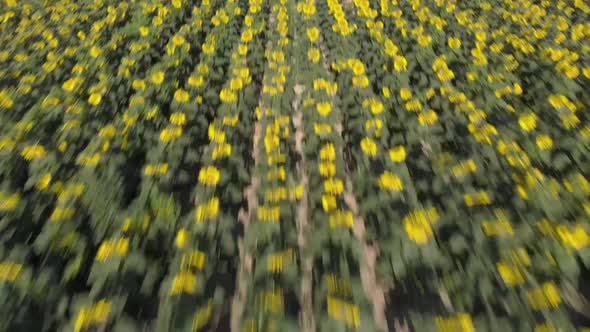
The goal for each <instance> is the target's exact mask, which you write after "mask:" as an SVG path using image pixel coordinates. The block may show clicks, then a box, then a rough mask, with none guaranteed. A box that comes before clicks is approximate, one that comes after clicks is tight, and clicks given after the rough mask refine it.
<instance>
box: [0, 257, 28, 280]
mask: <svg viewBox="0 0 590 332" xmlns="http://www.w3.org/2000/svg"><path fill="white" fill-rule="evenodd" d="M22 269H23V265H22V264H18V263H14V262H9V261H3V262H1V263H0V280H2V281H4V282H6V281H10V282H13V281H15V280H16V278H17V277H18V275H19V274H20V272H21V270H22Z"/></svg>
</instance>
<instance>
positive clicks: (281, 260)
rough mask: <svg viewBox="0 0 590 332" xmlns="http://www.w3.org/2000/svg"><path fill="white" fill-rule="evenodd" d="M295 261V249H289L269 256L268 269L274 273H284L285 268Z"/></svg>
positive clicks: (267, 260)
mask: <svg viewBox="0 0 590 332" xmlns="http://www.w3.org/2000/svg"><path fill="white" fill-rule="evenodd" d="M294 260H295V253H294V252H293V249H287V250H284V251H281V252H278V253H276V254H271V255H268V257H267V258H266V269H267V271H269V272H272V273H279V272H282V271H283V268H284V267H285V266H289V265H291V264H293V262H294Z"/></svg>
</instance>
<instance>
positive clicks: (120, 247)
mask: <svg viewBox="0 0 590 332" xmlns="http://www.w3.org/2000/svg"><path fill="white" fill-rule="evenodd" d="M128 251H129V238H126V237H123V238H120V239H113V240H106V241H103V242H102V243H101V244H100V247H99V248H98V251H97V253H96V260H98V261H105V260H107V259H108V258H109V257H124V256H126V255H127V252H128Z"/></svg>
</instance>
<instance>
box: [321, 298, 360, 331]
mask: <svg viewBox="0 0 590 332" xmlns="http://www.w3.org/2000/svg"><path fill="white" fill-rule="evenodd" d="M327 306H328V316H330V318H332V319H334V320H339V321H344V322H345V323H346V325H348V326H350V327H353V328H358V327H359V326H360V325H361V315H360V311H359V308H358V306H357V305H356V304H352V303H349V302H346V301H343V300H340V299H338V298H335V297H332V296H328V298H327Z"/></svg>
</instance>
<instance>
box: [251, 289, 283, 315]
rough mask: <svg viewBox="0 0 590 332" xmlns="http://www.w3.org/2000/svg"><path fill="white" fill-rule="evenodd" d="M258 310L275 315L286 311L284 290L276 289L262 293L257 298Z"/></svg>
mask: <svg viewBox="0 0 590 332" xmlns="http://www.w3.org/2000/svg"><path fill="white" fill-rule="evenodd" d="M255 305H256V308H257V309H258V310H261V311H262V312H271V313H274V314H278V313H282V312H283V311H284V305H285V304H284V297H283V290H282V289H280V288H275V289H273V290H271V291H266V292H262V293H261V294H258V295H257V296H256V301H255Z"/></svg>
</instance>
